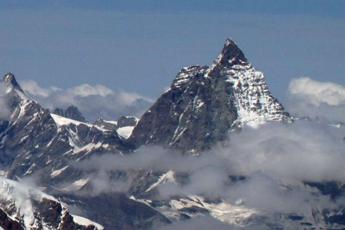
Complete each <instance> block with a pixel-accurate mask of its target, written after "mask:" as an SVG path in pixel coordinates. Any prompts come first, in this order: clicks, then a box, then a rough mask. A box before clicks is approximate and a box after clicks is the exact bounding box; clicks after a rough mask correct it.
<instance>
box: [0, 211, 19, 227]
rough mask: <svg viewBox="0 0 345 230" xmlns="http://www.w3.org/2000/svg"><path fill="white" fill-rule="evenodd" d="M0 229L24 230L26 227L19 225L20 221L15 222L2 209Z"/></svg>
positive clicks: (0, 212)
mask: <svg viewBox="0 0 345 230" xmlns="http://www.w3.org/2000/svg"><path fill="white" fill-rule="evenodd" d="M0 227H2V228H3V229H11V230H24V227H23V226H22V225H21V224H20V223H19V221H15V220H13V219H12V218H11V217H9V216H8V215H7V213H6V212H4V211H3V210H2V209H0Z"/></svg>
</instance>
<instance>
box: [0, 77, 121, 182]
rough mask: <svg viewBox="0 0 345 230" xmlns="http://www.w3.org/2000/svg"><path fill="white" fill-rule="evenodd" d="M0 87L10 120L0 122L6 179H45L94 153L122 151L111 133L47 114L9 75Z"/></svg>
mask: <svg viewBox="0 0 345 230" xmlns="http://www.w3.org/2000/svg"><path fill="white" fill-rule="evenodd" d="M4 83H5V86H6V92H5V96H4V97H5V99H6V101H7V103H8V106H9V110H10V116H9V117H8V119H7V120H5V121H2V123H3V126H2V129H1V133H0V140H1V142H0V152H1V154H0V162H1V163H2V165H4V166H5V167H6V166H7V167H8V168H9V170H8V176H9V177H15V176H19V177H22V176H27V175H31V174H33V173H35V172H38V171H44V170H45V171H46V172H49V173H48V175H49V174H50V172H51V171H54V170H56V169H59V168H61V167H64V166H66V165H67V162H69V161H77V160H81V159H83V158H85V157H89V156H90V155H91V154H93V153H95V152H109V151H111V152H114V153H119V152H121V151H122V150H124V149H126V146H125V144H124V142H123V140H122V138H121V137H119V136H118V135H117V133H116V131H114V130H106V129H103V128H101V127H98V126H96V125H92V124H89V123H85V122H79V121H75V120H72V119H68V118H64V117H61V116H59V115H55V114H51V113H50V112H49V111H48V110H47V109H44V108H42V107H41V106H40V105H39V104H38V103H37V102H36V101H34V100H32V99H30V98H29V97H28V96H27V95H26V94H25V92H24V91H23V90H22V89H21V87H20V86H19V84H18V83H17V81H16V79H15V77H14V76H13V74H11V73H8V74H6V75H5V76H4ZM48 179H49V178H48ZM50 179H51V178H50Z"/></svg>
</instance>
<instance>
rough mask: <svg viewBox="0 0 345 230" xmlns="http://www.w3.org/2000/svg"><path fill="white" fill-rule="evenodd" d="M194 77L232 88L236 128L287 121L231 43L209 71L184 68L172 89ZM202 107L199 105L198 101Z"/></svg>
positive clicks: (256, 73)
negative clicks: (214, 81) (217, 79)
mask: <svg viewBox="0 0 345 230" xmlns="http://www.w3.org/2000/svg"><path fill="white" fill-rule="evenodd" d="M197 76H203V77H205V78H224V79H225V81H226V82H227V83H229V84H231V85H232V89H233V90H232V92H233V96H232V98H231V99H232V100H233V101H234V104H235V106H236V107H237V115H238V119H237V121H236V122H237V123H238V125H245V124H246V125H249V126H252V127H257V126H258V125H260V124H263V123H265V122H266V121H290V120H291V119H290V118H289V115H288V113H286V112H285V111H284V107H283V106H282V104H280V103H279V102H278V100H277V99H276V98H274V97H273V96H272V94H271V93H270V91H269V89H268V85H267V83H266V81H265V77H264V75H263V73H262V72H260V71H257V70H256V69H255V68H254V67H253V66H252V65H251V64H250V63H249V62H248V60H247V59H246V57H245V56H244V54H243V52H242V51H241V50H240V49H239V48H238V47H237V45H236V44H235V42H234V41H232V40H231V39H227V40H226V41H225V44H224V48H223V50H222V52H221V53H220V54H219V55H218V57H217V58H216V59H215V60H214V62H213V64H212V65H211V66H210V67H207V66H189V67H184V68H183V69H182V70H181V71H180V72H179V74H178V75H177V76H176V78H175V80H174V82H173V87H176V88H178V87H181V86H183V85H186V84H188V83H189V82H190V81H195V80H196V77H197ZM199 104H201V105H203V104H204V102H203V101H201V102H200V101H199Z"/></svg>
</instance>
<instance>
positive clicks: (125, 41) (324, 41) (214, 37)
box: [0, 0, 345, 100]
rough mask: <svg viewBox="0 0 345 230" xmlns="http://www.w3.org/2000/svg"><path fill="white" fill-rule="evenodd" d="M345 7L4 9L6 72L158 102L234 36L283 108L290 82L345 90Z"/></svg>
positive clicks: (272, 1)
mask: <svg viewBox="0 0 345 230" xmlns="http://www.w3.org/2000/svg"><path fill="white" fill-rule="evenodd" d="M344 12H345V1H344V0H308V1H306V0H287V1H280V0H266V1H262V0H256V1H254V0H253V1H248V0H243V1H231V0H229V1H203V0H199V1H196V0H194V1H188V0H184V1H182V0H181V1H180V0H178V1H167V0H161V1H154V0H151V1H130V0H127V1H105V0H104V1H102V0H100V1H89V0H83V1H82V0H76V1H64V0H62V1H61V0H56V1H30V0H25V1H24V0H23V1H19V0H11V1H6V0H2V1H0V30H1V36H0V50H1V55H0V69H1V70H2V72H3V73H5V72H8V71H11V72H13V73H15V74H16V76H17V78H18V79H19V80H28V79H32V80H35V81H37V82H39V83H40V84H41V85H42V86H51V85H54V86H58V87H62V88H67V87H72V86H75V85H79V84H81V83H90V84H103V85H106V86H107V87H109V88H112V89H123V90H127V91H132V92H137V93H140V94H143V95H145V96H149V97H152V98H154V97H157V96H158V95H159V94H160V93H161V92H162V91H163V89H164V88H165V87H166V86H168V85H169V84H170V82H171V81H172V80H173V78H174V76H175V75H176V73H177V72H178V71H179V70H180V68H181V67H183V66H187V65H193V64H202V65H208V64H210V63H211V62H212V60H213V59H214V58H215V57H216V56H217V55H218V53H219V52H220V49H221V48H222V46H223V42H224V40H225V39H226V38H227V37H232V38H233V39H234V40H235V41H236V42H237V43H238V45H239V46H240V48H241V49H242V50H243V51H244V53H245V54H246V56H247V57H248V59H249V60H250V61H251V62H252V63H253V65H254V66H255V67H256V68H257V69H259V70H261V71H263V72H264V73H265V76H266V78H267V81H268V82H269V84H270V88H271V90H272V92H273V93H274V94H275V95H276V96H277V97H278V98H280V99H281V100H284V98H285V96H286V95H285V94H286V91H287V87H288V84H289V82H290V80H291V79H292V78H296V77H301V76H309V77H311V78H313V79H316V80H321V81H333V82H337V83H340V84H345V65H344V61H345V58H344V54H345V45H344V41H345V13H344Z"/></svg>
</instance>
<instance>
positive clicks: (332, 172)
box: [77, 121, 345, 213]
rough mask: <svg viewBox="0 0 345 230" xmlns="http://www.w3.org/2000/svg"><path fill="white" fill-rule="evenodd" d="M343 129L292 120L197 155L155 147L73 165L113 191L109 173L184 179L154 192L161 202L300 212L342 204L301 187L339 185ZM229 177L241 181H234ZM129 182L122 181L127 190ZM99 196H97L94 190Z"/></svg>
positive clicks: (344, 174) (343, 174)
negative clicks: (205, 201) (206, 201)
mask: <svg viewBox="0 0 345 230" xmlns="http://www.w3.org/2000/svg"><path fill="white" fill-rule="evenodd" d="M344 135H345V129H344V128H335V127H331V126H329V125H328V124H326V123H320V122H318V123H316V122H311V121H296V122H295V123H293V124H280V123H270V124H266V125H263V126H262V127H261V128H260V129H251V128H244V129H243V130H242V132H240V133H238V134H235V133H233V134H232V135H231V137H230V140H229V142H227V143H223V144H220V145H218V146H216V147H215V148H214V149H212V150H211V151H209V152H204V153H203V154H202V155H201V156H198V157H195V156H189V155H181V154H179V153H177V152H174V151H172V150H166V149H163V148H161V147H157V146H151V147H150V146H146V147H142V148H141V149H139V150H138V151H137V152H135V153H133V154H129V155H125V156H120V155H116V156H114V155H110V154H109V155H104V156H97V157H94V158H92V159H90V160H86V161H82V162H80V163H78V165H77V167H80V168H83V169H87V170H96V171H97V170H99V169H101V170H102V172H103V173H101V174H99V173H98V174H97V175H98V176H100V177H96V178H97V181H98V182H99V181H107V183H103V185H104V184H105V185H109V186H105V187H102V188H103V189H106V190H107V191H111V190H114V189H115V188H114V187H112V188H110V187H111V186H112V185H111V183H109V181H111V179H109V175H110V174H109V173H104V172H111V171H114V170H125V171H128V170H129V171H130V170H134V171H135V170H153V171H161V172H166V171H168V170H173V171H174V172H175V174H181V173H183V174H188V181H189V182H188V183H185V184H179V183H165V184H161V185H160V186H159V187H158V189H159V192H160V195H161V196H162V197H165V198H169V197H172V196H176V195H179V196H189V195H201V196H205V197H211V198H221V199H223V200H225V201H228V202H229V203H231V204H235V203H238V202H239V201H241V202H240V203H243V204H244V205H246V206H247V207H250V208H255V209H258V210H260V211H263V212H267V213H273V212H297V213H300V212H303V211H306V212H307V211H308V210H309V211H310V209H311V208H312V207H314V206H317V207H321V208H322V207H327V208H333V207H335V206H338V205H342V204H343V202H342V201H339V200H336V201H335V200H332V198H331V197H330V196H328V195H323V194H321V192H320V191H319V190H317V189H316V187H313V186H310V185H308V184H307V183H305V182H308V183H311V182H316V183H323V182H329V181H337V182H340V183H345V169H344V167H343V166H344V164H345V142H344V141H343V138H344ZM230 176H242V178H243V179H241V180H238V181H233V180H231V179H230V178H231V177H230ZM131 183H132V181H128V185H127V186H123V187H121V188H125V187H130V184H131ZM98 192H99V191H98Z"/></svg>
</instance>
